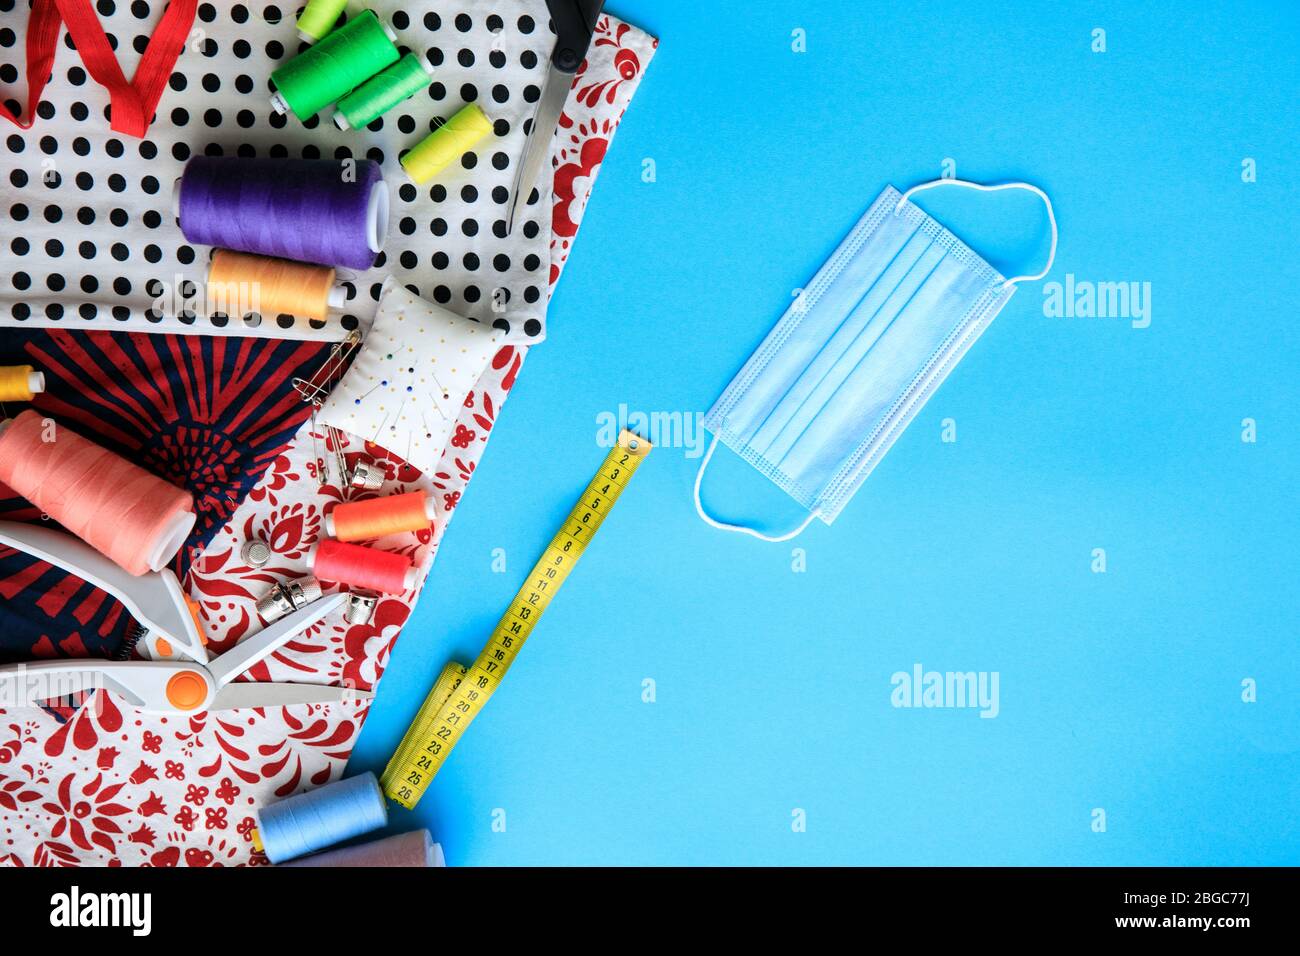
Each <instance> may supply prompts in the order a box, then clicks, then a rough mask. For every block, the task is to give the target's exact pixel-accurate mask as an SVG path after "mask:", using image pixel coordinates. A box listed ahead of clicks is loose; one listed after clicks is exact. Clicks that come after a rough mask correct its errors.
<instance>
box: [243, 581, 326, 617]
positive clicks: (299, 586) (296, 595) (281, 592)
mask: <svg viewBox="0 0 1300 956" xmlns="http://www.w3.org/2000/svg"><path fill="white" fill-rule="evenodd" d="M320 595H321V588H320V582H319V581H317V580H316V579H315V578H314V577H311V576H310V575H309V576H307V577H305V578H299V579H298V580H297V581H290V582H288V583H287V584H276V585H275V586H273V587H272V588H271V590H269V591H267V592H266V593H265V594H263V595H262V596H261V597H260V598H258V601H257V613H258V614H259V615H260V616H261V618H262V620H264V621H266V622H267V623H270V622H271V621H278V620H279V619H280V618H282V617H284V616H285V615H286V614H288V613H290V612H291V611H296V610H298V608H301V607H306V606H307V605H308V604H310V603H311V602H312V601H315V600H317V599H318V598H320Z"/></svg>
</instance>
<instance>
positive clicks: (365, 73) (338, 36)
mask: <svg viewBox="0 0 1300 956" xmlns="http://www.w3.org/2000/svg"><path fill="white" fill-rule="evenodd" d="M395 37H396V34H394V33H393V31H392V30H391V29H390V28H389V27H388V25H387V24H384V23H380V22H379V18H378V17H377V16H375V15H374V13H372V12H371V11H369V10H364V11H362V12H361V13H360V14H358V15H357V16H355V17H353V18H352V19H351V20H349V21H348V22H347V23H345V24H343V26H341V27H339V28H338V29H337V30H335V31H333V32H332V33H330V34H329V35H328V36H326V37H325V39H323V40H321V41H320V42H319V43H317V44H316V45H315V46H313V47H311V48H310V49H307V50H304V51H303V52H302V53H300V54H298V55H297V56H295V57H294V58H293V59H292V60H290V61H289V62H288V63H286V64H285V65H284V66H282V67H280V68H279V69H278V70H276V71H275V72H274V73H272V74H271V79H272V81H274V83H275V86H276V89H277V90H278V91H279V92H277V93H275V94H274V95H273V96H272V97H271V105H272V106H273V107H274V108H275V110H276V112H278V113H283V112H285V110H286V109H290V110H293V115H294V116H296V117H298V119H300V120H304V121H305V120H309V119H311V118H312V117H313V116H315V115H316V114H317V113H318V112H319V111H320V110H321V109H322V108H323V107H325V106H328V105H329V104H330V103H333V102H334V101H335V100H337V99H338V98H339V97H341V96H344V95H345V94H347V93H349V92H351V90H352V89H353V88H355V87H356V86H358V85H360V84H361V83H363V82H365V81H366V80H367V79H369V78H370V77H372V76H374V75H375V74H376V73H378V72H379V71H380V70H382V69H384V68H385V67H387V66H389V65H390V64H392V63H396V62H397V59H398V57H399V55H400V54H398V52H397V46H396V44H394V43H393V40H394V39H395Z"/></svg>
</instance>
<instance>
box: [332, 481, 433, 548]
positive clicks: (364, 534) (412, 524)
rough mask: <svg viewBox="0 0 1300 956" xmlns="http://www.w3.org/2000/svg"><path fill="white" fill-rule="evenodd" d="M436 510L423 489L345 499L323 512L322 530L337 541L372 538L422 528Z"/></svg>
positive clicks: (425, 526) (369, 539)
mask: <svg viewBox="0 0 1300 956" xmlns="http://www.w3.org/2000/svg"><path fill="white" fill-rule="evenodd" d="M437 513H438V505H437V503H436V502H435V501H434V500H433V499H432V498H430V497H429V495H428V493H427V492H424V491H412V492H408V493H407V494H404V495H389V496H388V497H387V498H372V499H370V500H369V501H349V502H345V503H344V504H341V505H338V506H337V507H335V509H334V510H333V511H331V512H330V513H329V514H327V515H326V516H325V533H326V534H328V535H333V536H334V537H335V538H338V539H339V540H340V541H373V540H375V539H376V538H382V537H384V536H385V535H390V534H401V533H402V532H403V531H422V530H424V529H425V528H427V527H429V525H430V524H431V523H432V522H433V519H434V516H435V515H436V514H437Z"/></svg>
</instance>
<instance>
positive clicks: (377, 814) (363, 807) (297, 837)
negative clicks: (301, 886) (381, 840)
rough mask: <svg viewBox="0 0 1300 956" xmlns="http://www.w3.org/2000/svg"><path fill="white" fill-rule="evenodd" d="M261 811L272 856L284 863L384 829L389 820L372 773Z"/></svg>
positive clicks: (265, 842) (265, 840)
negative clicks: (381, 828)
mask: <svg viewBox="0 0 1300 956" xmlns="http://www.w3.org/2000/svg"><path fill="white" fill-rule="evenodd" d="M257 816H258V827H257V835H258V838H259V839H260V840H261V842H262V849H263V850H264V851H265V852H266V857H267V859H269V860H270V861H271V862H272V863H283V862H284V861H285V860H292V859H294V858H295V857H299V856H303V855H305V854H307V853H314V852H316V851H317V850H321V849H324V848H325V847H327V846H332V845H334V844H335V843H340V842H342V841H343V840H350V839H352V837H354V836H359V835H361V834H362V833H369V832H370V831H371V830H377V829H379V828H380V827H382V826H384V825H385V824H386V823H388V804H387V803H385V802H384V793H383V791H382V790H380V789H379V781H378V780H376V779H375V775H374V774H373V773H369V772H367V773H363V774H361V775H360V776H358V777H348V778H346V779H344V780H338V781H335V782H334V783H331V784H327V785H325V786H323V787H320V788H319V789H316V790H308V791H307V792H306V793H300V794H298V795H297V796H293V797H289V798H288V799H287V800H281V801H280V802H279V803H272V804H271V805H269V806H266V807H263V808H262V809H261V810H260V811H259V812H258V815H257Z"/></svg>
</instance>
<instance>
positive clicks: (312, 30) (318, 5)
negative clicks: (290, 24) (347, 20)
mask: <svg viewBox="0 0 1300 956" xmlns="http://www.w3.org/2000/svg"><path fill="white" fill-rule="evenodd" d="M347 5H348V0H309V2H308V4H307V9H305V10H303V12H302V16H300V17H299V18H298V36H300V37H301V38H302V39H303V40H304V41H305V42H307V43H315V42H316V41H318V40H323V39H324V38H325V35H326V34H327V33H329V32H330V31H331V30H333V29H334V24H335V23H337V22H338V19H339V14H340V13H342V12H343V8H344V7H346V6H347Z"/></svg>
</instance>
